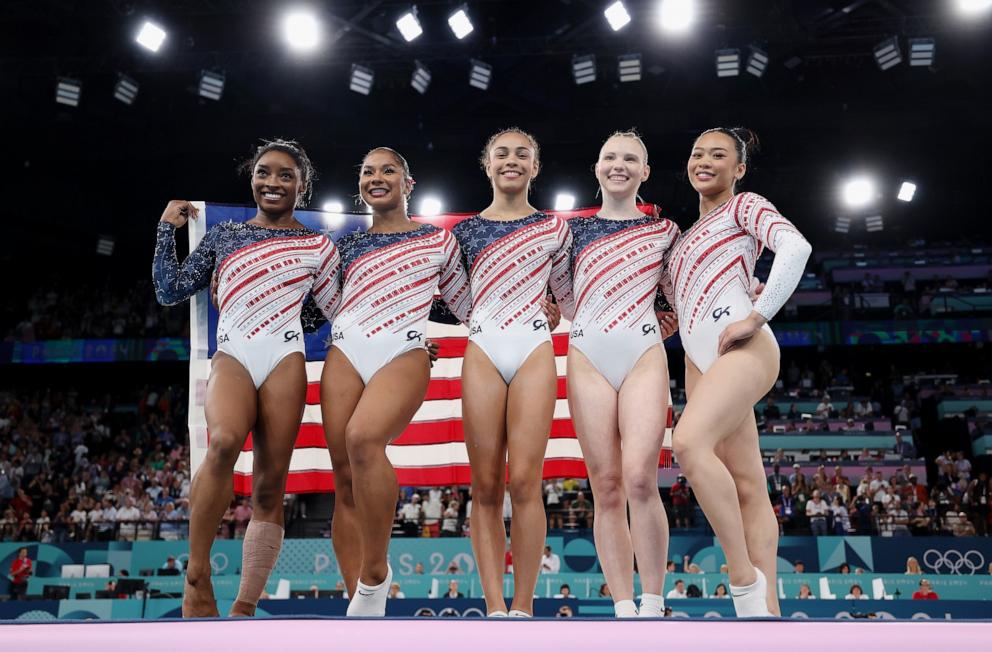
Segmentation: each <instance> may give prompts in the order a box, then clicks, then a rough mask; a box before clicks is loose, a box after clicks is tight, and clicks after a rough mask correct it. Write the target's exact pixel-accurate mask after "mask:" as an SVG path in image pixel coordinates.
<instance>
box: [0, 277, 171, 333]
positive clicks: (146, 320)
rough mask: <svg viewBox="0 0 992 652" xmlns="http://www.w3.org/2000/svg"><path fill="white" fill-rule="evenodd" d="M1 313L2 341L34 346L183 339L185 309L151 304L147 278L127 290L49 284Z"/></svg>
mask: <svg viewBox="0 0 992 652" xmlns="http://www.w3.org/2000/svg"><path fill="white" fill-rule="evenodd" d="M5 303H6V304H7V305H6V307H5V308H4V309H3V312H2V313H0V314H2V315H3V322H2V324H0V329H2V333H3V339H4V340H5V341H13V342H36V341H42V340H58V339H116V338H158V337H183V336H186V335H188V334H189V307H188V306H187V305H185V304H184V305H181V306H175V307H165V306H160V305H159V304H158V302H157V301H156V300H155V292H154V290H153V288H152V281H151V274H149V275H148V277H147V278H143V277H139V278H129V279H128V282H127V284H126V285H117V284H114V283H111V282H107V283H90V284H86V283H80V282H79V281H77V280H73V279H66V278H53V279H50V280H48V281H47V282H44V283H41V284H40V285H39V286H37V287H36V289H35V290H34V293H33V294H30V295H28V296H25V297H16V296H15V297H11V298H10V299H9V303H8V302H5Z"/></svg>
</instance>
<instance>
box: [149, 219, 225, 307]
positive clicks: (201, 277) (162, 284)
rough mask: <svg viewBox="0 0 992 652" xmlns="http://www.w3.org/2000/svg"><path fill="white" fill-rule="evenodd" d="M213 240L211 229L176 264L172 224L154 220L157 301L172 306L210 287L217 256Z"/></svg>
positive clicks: (174, 232) (153, 276) (154, 265)
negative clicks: (156, 225) (156, 222)
mask: <svg viewBox="0 0 992 652" xmlns="http://www.w3.org/2000/svg"><path fill="white" fill-rule="evenodd" d="M213 242H214V229H211V230H210V231H207V235H206V236H204V238H203V240H202V241H201V242H200V244H199V245H198V246H197V247H196V249H194V250H193V251H191V252H190V254H189V256H186V260H184V261H183V262H182V264H180V263H179V260H178V259H177V258H176V227H175V226H173V225H172V224H169V223H168V222H159V223H158V235H157V239H156V241H155V258H154V260H153V261H152V281H153V282H154V284H155V298H156V299H158V302H159V303H160V304H162V305H163V306H174V305H175V304H177V303H180V302H182V301H185V300H186V299H188V298H190V297H191V296H193V295H194V294H196V293H197V292H199V291H200V290H202V289H204V288H206V287H209V286H210V275H211V274H213V271H214V263H215V260H216V257H217V256H216V252H215V251H214V245H213Z"/></svg>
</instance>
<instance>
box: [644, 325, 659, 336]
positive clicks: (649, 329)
mask: <svg viewBox="0 0 992 652" xmlns="http://www.w3.org/2000/svg"><path fill="white" fill-rule="evenodd" d="M657 332H658V329H657V328H655V325H654V324H644V325H643V326H641V335H648V334H650V333H657Z"/></svg>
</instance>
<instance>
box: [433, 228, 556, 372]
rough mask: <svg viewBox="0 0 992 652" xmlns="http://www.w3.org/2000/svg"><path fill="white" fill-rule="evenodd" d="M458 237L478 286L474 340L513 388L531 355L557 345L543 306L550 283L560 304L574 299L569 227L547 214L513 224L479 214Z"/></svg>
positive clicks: (456, 230)
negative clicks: (545, 345) (548, 344)
mask: <svg viewBox="0 0 992 652" xmlns="http://www.w3.org/2000/svg"><path fill="white" fill-rule="evenodd" d="M452 233H454V234H455V237H456V238H458V243H459V244H460V245H461V248H462V253H463V254H464V255H465V257H466V267H467V268H468V270H469V278H470V279H471V282H472V319H471V323H470V324H469V340H470V341H472V342H475V344H476V345H477V346H479V347H480V348H481V349H482V350H483V351H484V352H485V353H486V355H487V356H488V357H489V359H490V360H491V361H492V363H493V365H495V367H496V369H497V370H499V373H500V375H501V376H503V380H504V381H505V382H506V383H507V384H509V383H510V381H511V380H513V377H514V376H515V375H516V373H517V370H518V369H519V368H520V366H521V365H523V363H524V361H525V360H526V359H527V357H528V356H529V355H530V354H531V352H533V351H534V349H536V348H537V347H538V346H539V345H540V344H541V343H543V342H549V341H550V340H551V332H550V330H549V329H548V320H547V317H546V316H545V314H544V312H543V311H542V309H541V305H540V304H541V300H542V299H543V298H544V296H545V293H546V291H547V288H548V285H549V283H550V286H551V291H552V293H554V295H555V298H556V299H557V300H558V302H559V303H567V302H568V301H570V300H571V299H570V295H571V291H572V288H571V283H570V282H569V274H568V247H569V243H570V241H571V233H570V232H569V230H568V224H567V223H566V221H565V220H564V219H562V218H560V217H558V216H556V215H546V214H545V213H534V214H532V215H528V216H526V217H521V218H519V219H513V220H493V219H488V218H485V217H482V216H481V215H476V216H474V217H470V218H469V219H467V220H464V221H462V222H459V223H458V224H456V225H455V227H454V228H453V229H452Z"/></svg>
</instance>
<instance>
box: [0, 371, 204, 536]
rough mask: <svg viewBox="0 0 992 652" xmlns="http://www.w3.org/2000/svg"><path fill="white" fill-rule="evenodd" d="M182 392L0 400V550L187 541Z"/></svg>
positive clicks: (47, 394)
mask: <svg viewBox="0 0 992 652" xmlns="http://www.w3.org/2000/svg"><path fill="white" fill-rule="evenodd" d="M186 401H187V399H186V390H185V388H183V387H161V388H150V387H145V388H143V389H138V390H135V391H134V392H132V393H130V394H129V395H127V396H114V395H112V394H100V393H91V394H86V393H83V392H79V391H77V390H73V389H67V390H64V391H55V390H46V391H36V392H27V393H13V392H11V391H0V540H3V541H41V542H64V541H90V540H112V539H130V540H134V539H151V538H162V539H180V538H185V536H186V531H187V530H188V527H187V519H188V514H189V500H188V498H189V486H190V477H189V475H190V474H189V468H188V461H187V460H188V458H189V454H188V450H187V448H186V446H185V445H184V441H185V439H186V435H185V432H186V426H185V423H186Z"/></svg>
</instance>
